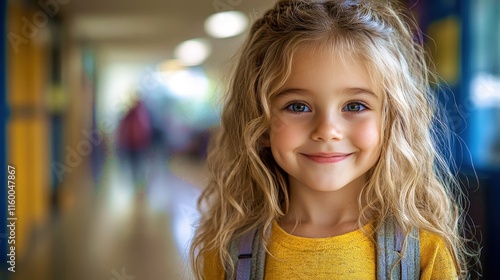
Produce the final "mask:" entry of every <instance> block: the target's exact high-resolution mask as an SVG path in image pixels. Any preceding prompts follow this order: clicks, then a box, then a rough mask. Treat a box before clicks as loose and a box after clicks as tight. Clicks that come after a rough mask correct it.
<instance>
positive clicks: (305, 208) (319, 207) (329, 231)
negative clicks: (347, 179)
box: [279, 176, 366, 237]
mask: <svg viewBox="0 0 500 280" xmlns="http://www.w3.org/2000/svg"><path fill="white" fill-rule="evenodd" d="M365 182H366V178H365V177H364V176H362V177H360V178H358V179H356V180H355V181H353V182H351V183H350V184H349V185H346V186H345V187H343V188H342V189H340V190H338V191H332V192H320V191H315V190H312V189H309V188H306V187H304V186H292V185H291V186H290V209H289V212H288V213H287V214H286V215H285V217H283V218H282V219H281V220H280V221H279V223H280V225H281V227H282V228H283V229H284V230H285V231H286V232H288V233H290V234H293V235H297V236H302V237H330V236H336V235H341V234H344V233H347V232H351V231H354V230H356V229H357V228H358V218H359V214H360V213H359V196H360V193H361V191H362V189H363V187H364V184H365Z"/></svg>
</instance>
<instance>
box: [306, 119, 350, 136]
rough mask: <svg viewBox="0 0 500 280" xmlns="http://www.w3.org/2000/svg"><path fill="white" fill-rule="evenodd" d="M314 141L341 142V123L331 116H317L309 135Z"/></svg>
mask: <svg viewBox="0 0 500 280" xmlns="http://www.w3.org/2000/svg"><path fill="white" fill-rule="evenodd" d="M311 138H312V139H313V140H314V141H325V142H327V141H330V140H341V139H342V138H343V132H342V129H341V123H340V121H339V120H336V119H335V118H334V117H332V116H318V117H317V120H316V121H315V125H314V130H313V131H312V133H311Z"/></svg>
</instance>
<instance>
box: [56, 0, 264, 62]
mask: <svg viewBox="0 0 500 280" xmlns="http://www.w3.org/2000/svg"><path fill="white" fill-rule="evenodd" d="M61 2H63V1H61ZM273 3H274V1H266V0H213V1H212V0H190V1H189V0H188V1H182V0H163V1H161V0H141V1H138V0H68V3H67V4H64V5H63V4H61V6H60V7H61V15H62V18H63V20H64V22H65V23H64V26H66V27H67V28H68V31H69V32H70V34H71V35H70V36H71V39H74V40H76V41H78V42H82V43H89V44H92V45H94V46H96V47H98V49H99V50H100V51H102V52H105V53H106V54H107V56H108V58H109V59H112V60H127V61H136V62H154V61H160V60H164V59H168V58H172V53H173V50H174V48H175V47H176V46H177V45H178V44H179V43H181V42H182V41H185V40H188V39H192V38H199V37H202V38H208V39H209V41H210V43H212V48H213V49H212V55H211V57H210V58H209V59H208V60H207V62H206V66H207V65H208V66H209V67H210V66H212V67H218V65H220V64H221V63H224V61H226V60H227V59H228V56H229V55H230V54H232V53H234V51H235V49H236V48H237V47H238V46H239V45H240V44H241V42H242V40H243V39H244V37H245V35H240V36H236V37H233V38H226V39H213V38H209V36H208V35H207V34H206V33H205V31H204V28H203V23H204V20H205V19H206V18H207V17H208V16H209V15H211V14H213V13H215V12H217V11H222V10H228V9H233V10H239V11H242V12H244V13H245V14H247V15H249V17H250V19H251V20H252V19H254V18H255V17H257V16H259V15H261V14H262V13H263V12H265V11H266V10H267V9H268V8H270V7H271V6H272V4H273Z"/></svg>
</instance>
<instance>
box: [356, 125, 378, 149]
mask: <svg viewBox="0 0 500 280" xmlns="http://www.w3.org/2000/svg"><path fill="white" fill-rule="evenodd" d="M353 136H354V137H353V138H354V139H353V140H354V141H355V142H356V146H358V147H360V148H373V147H378V146H379V144H380V143H379V142H380V124H379V122H378V121H377V120H375V119H371V120H366V121H364V122H362V123H359V124H358V125H357V128H356V130H355V135H353Z"/></svg>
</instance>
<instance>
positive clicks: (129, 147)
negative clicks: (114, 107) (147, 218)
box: [116, 99, 153, 190]
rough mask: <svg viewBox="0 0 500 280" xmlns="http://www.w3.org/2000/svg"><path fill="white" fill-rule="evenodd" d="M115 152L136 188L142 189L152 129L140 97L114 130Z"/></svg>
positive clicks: (144, 184)
mask: <svg viewBox="0 0 500 280" xmlns="http://www.w3.org/2000/svg"><path fill="white" fill-rule="evenodd" d="M116 137H117V152H118V156H119V158H120V159H121V160H123V166H124V167H125V170H126V169H127V168H128V169H129V170H130V174H131V176H132V180H133V183H134V186H135V188H136V189H138V190H140V189H144V188H145V187H146V185H147V180H146V166H145V165H146V162H145V161H146V158H147V154H148V151H149V148H150V146H151V141H152V137H153V130H152V126H151V117H150V115H149V113H148V111H147V109H146V107H145V106H144V104H143V102H142V101H141V100H140V99H137V100H135V101H134V103H133V105H132V106H131V108H130V109H129V111H128V112H127V113H126V114H125V115H124V117H123V118H122V119H121V121H120V123H119V125H118V129H117V132H116Z"/></svg>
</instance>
